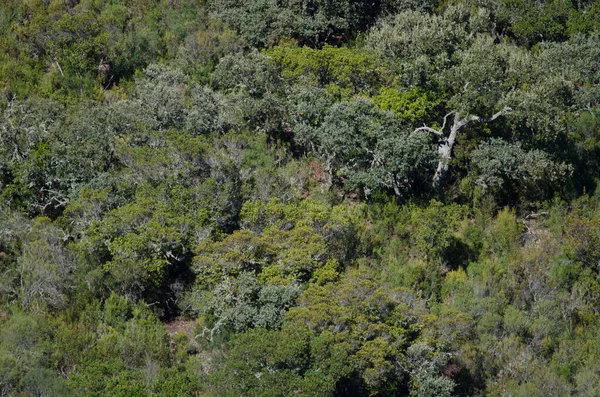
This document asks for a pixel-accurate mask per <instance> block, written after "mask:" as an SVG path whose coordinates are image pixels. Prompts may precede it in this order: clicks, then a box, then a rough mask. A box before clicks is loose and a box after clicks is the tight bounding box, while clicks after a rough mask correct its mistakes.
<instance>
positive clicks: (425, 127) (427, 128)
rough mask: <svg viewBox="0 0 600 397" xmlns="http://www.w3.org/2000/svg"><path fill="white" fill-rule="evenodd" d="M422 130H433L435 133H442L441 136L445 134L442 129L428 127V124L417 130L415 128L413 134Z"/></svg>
mask: <svg viewBox="0 0 600 397" xmlns="http://www.w3.org/2000/svg"><path fill="white" fill-rule="evenodd" d="M421 131H428V132H433V133H434V134H436V135H440V136H442V135H444V133H443V132H442V131H438V130H434V129H433V128H431V127H427V126H424V127H419V128H417V129H416V130H414V131H413V132H412V133H411V135H413V134H416V133H417V132H421Z"/></svg>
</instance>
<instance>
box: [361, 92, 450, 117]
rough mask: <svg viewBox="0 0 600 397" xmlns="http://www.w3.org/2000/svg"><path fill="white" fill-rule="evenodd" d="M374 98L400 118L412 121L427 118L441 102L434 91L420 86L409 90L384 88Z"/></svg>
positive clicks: (378, 104)
mask: <svg viewBox="0 0 600 397" xmlns="http://www.w3.org/2000/svg"><path fill="white" fill-rule="evenodd" d="M372 99H373V102H375V104H376V105H377V106H379V107H380V108H381V109H383V110H389V111H391V112H393V113H394V114H395V115H396V116H398V117H399V118H400V119H402V120H407V121H412V122H416V121H423V120H427V119H428V118H429V117H430V115H431V113H432V112H434V111H435V109H436V107H438V106H439V105H440V103H441V101H440V100H439V99H437V98H435V96H434V94H433V93H430V92H425V91H423V90H421V89H419V88H415V89H412V90H409V91H398V90H395V89H392V88H382V89H381V91H380V92H379V95H377V96H374V97H373V98H372Z"/></svg>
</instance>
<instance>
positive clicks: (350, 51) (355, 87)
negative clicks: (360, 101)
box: [266, 45, 389, 99]
mask: <svg viewBox="0 0 600 397" xmlns="http://www.w3.org/2000/svg"><path fill="white" fill-rule="evenodd" d="M266 54H267V55H268V56H269V57H271V58H273V59H274V60H275V62H276V63H277V65H279V67H280V68H281V75H282V77H283V78H285V79H288V80H290V81H291V82H292V83H295V82H298V81H304V82H306V81H307V80H308V81H311V82H314V83H313V84H315V85H316V86H318V87H323V88H326V89H327V90H328V91H329V92H331V94H332V95H334V96H336V97H341V98H344V99H347V98H350V97H352V96H354V95H357V94H362V95H368V94H369V93H372V92H374V91H376V90H377V89H378V88H379V87H381V86H382V85H383V84H384V83H385V82H386V80H389V75H388V74H387V68H386V66H385V65H384V64H383V62H382V61H381V60H379V59H378V57H377V56H376V55H375V54H373V53H370V52H367V51H364V50H357V49H354V48H348V47H339V48H338V47H333V46H330V45H325V46H323V48H321V49H319V50H316V49H312V48H309V47H296V46H284V45H279V46H276V47H273V48H271V49H269V50H267V51H266Z"/></svg>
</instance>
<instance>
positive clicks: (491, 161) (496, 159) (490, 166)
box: [472, 139, 572, 200]
mask: <svg viewBox="0 0 600 397" xmlns="http://www.w3.org/2000/svg"><path fill="white" fill-rule="evenodd" d="M472 161H473V165H474V167H475V169H476V170H477V173H478V174H479V175H478V177H477V184H478V185H480V186H481V187H482V188H483V189H484V192H487V191H489V192H491V193H492V194H494V192H497V191H502V192H503V194H504V195H505V196H504V197H507V196H508V197H510V194H511V193H510V192H511V191H512V192H514V193H516V194H518V196H519V197H523V198H526V199H530V200H539V199H543V198H547V197H549V195H550V194H551V193H552V192H553V191H555V190H557V189H559V188H560V187H561V186H563V185H564V184H565V183H566V181H567V180H568V178H569V177H570V176H571V173H572V167H570V166H568V165H566V164H564V163H557V162H554V161H552V160H551V158H550V156H549V155H548V154H547V153H545V152H543V151H540V150H532V151H525V150H523V149H522V148H521V146H520V145H518V144H510V143H508V142H506V141H502V140H497V139H493V140H490V141H488V142H485V143H482V144H481V145H480V146H479V147H478V148H477V149H476V150H474V151H473V152H472ZM514 193H513V194H514ZM496 194H497V193H496Z"/></svg>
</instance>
